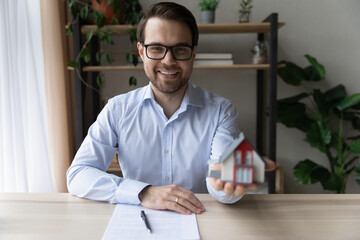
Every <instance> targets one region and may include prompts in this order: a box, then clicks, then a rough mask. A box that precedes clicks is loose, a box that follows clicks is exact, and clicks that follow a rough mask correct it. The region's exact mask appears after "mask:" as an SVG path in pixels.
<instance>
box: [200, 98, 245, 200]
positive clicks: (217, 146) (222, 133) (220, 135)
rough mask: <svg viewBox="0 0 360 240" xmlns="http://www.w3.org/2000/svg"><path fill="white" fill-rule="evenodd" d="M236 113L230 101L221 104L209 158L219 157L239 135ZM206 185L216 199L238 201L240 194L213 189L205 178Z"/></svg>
mask: <svg viewBox="0 0 360 240" xmlns="http://www.w3.org/2000/svg"><path fill="white" fill-rule="evenodd" d="M237 119H238V113H237V111H236V108H235V107H234V105H233V104H232V103H230V102H227V103H226V104H223V108H222V109H221V110H220V118H219V120H220V121H219V125H218V127H217V129H216V132H215V135H214V137H213V141H212V145H211V156H210V159H219V158H220V156H221V154H222V153H223V152H224V151H225V150H226V149H227V147H228V146H230V144H231V143H232V142H233V141H234V140H235V139H236V137H237V136H238V135H239V124H238V120H237ZM206 186H207V189H208V192H209V194H210V195H211V196H213V197H214V198H215V199H216V200H218V201H219V202H221V203H226V204H231V203H235V202H237V201H239V200H240V199H241V198H242V196H240V197H238V196H235V195H234V194H233V195H231V196H228V195H227V194H226V193H225V192H224V191H217V190H215V189H214V188H213V187H212V186H211V184H210V183H209V181H208V178H206Z"/></svg>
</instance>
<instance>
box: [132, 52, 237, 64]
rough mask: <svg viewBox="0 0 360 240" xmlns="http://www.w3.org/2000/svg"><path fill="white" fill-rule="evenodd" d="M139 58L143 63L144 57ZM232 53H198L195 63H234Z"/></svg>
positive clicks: (140, 62)
mask: <svg viewBox="0 0 360 240" xmlns="http://www.w3.org/2000/svg"><path fill="white" fill-rule="evenodd" d="M138 59H139V66H141V65H142V64H143V62H142V59H141V58H140V57H138ZM233 64H234V61H233V59H232V54H231V53H197V54H196V56H195V60H194V65H197V66H216V65H220V66H223V65H233Z"/></svg>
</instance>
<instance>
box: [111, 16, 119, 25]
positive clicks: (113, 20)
mask: <svg viewBox="0 0 360 240" xmlns="http://www.w3.org/2000/svg"><path fill="white" fill-rule="evenodd" d="M111 24H114V25H118V24H120V22H119V19H117V17H115V16H114V17H112V18H111Z"/></svg>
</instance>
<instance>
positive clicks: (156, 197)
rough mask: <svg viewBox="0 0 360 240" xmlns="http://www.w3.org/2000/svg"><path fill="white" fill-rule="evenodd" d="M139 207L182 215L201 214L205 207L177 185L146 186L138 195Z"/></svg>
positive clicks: (190, 193) (191, 193) (192, 194)
mask: <svg viewBox="0 0 360 240" xmlns="http://www.w3.org/2000/svg"><path fill="white" fill-rule="evenodd" d="M139 199H140V202H141V205H142V206H144V207H146V208H151V209H169V210H173V211H176V212H179V213H182V214H191V213H192V212H193V213H198V214H199V213H202V212H204V211H205V207H204V206H203V204H202V203H201V202H200V200H199V199H198V198H197V197H196V196H195V195H194V193H193V192H191V191H189V190H187V189H185V188H183V187H180V186H179V185H176V184H173V185H167V186H156V187H155V186H148V187H146V188H144V189H143V190H142V191H141V192H140V193H139Z"/></svg>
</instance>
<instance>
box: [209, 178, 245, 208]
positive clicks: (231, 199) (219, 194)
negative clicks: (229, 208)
mask: <svg viewBox="0 0 360 240" xmlns="http://www.w3.org/2000/svg"><path fill="white" fill-rule="evenodd" d="M206 186H207V189H208V191H209V194H210V195H211V196H213V197H214V198H215V199H216V200H218V201H219V202H221V203H225V204H232V203H235V202H237V201H239V200H240V199H241V198H242V197H243V196H244V195H242V196H236V195H235V194H233V195H230V196H229V195H227V194H226V193H225V192H224V191H217V190H215V189H214V188H213V187H212V186H211V184H210V182H209V180H208V178H206Z"/></svg>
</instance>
